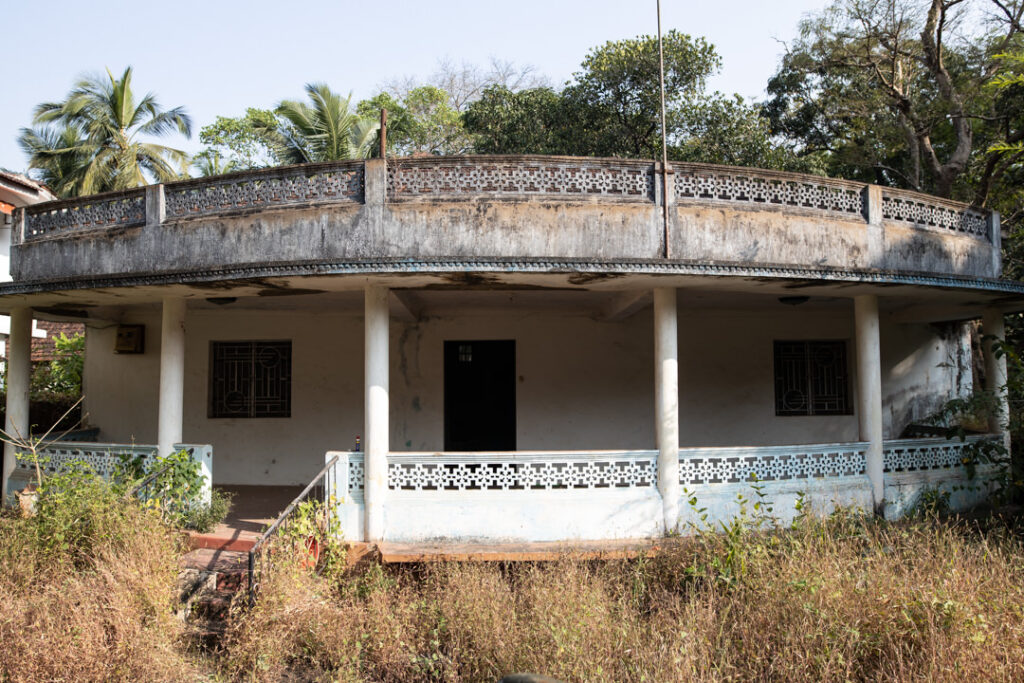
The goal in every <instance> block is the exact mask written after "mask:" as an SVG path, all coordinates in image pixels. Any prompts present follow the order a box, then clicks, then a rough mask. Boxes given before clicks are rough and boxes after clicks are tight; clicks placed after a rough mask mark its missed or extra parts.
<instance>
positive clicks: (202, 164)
mask: <svg viewBox="0 0 1024 683" xmlns="http://www.w3.org/2000/svg"><path fill="white" fill-rule="evenodd" d="M192 167H193V168H194V169H196V170H197V171H199V175H201V176H203V177H209V176H214V175H223V174H225V173H234V172H235V171H241V170H243V169H242V167H241V165H240V164H239V163H238V162H237V161H235V160H234V159H225V158H224V157H222V156H221V155H220V152H218V151H217V150H214V149H204V150H203V151H202V152H200V153H199V154H197V155H195V156H194V157H192Z"/></svg>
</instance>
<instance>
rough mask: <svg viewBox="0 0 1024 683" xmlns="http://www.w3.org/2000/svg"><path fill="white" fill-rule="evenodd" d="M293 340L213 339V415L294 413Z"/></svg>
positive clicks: (211, 387)
mask: <svg viewBox="0 0 1024 683" xmlns="http://www.w3.org/2000/svg"><path fill="white" fill-rule="evenodd" d="M291 383H292V343H291V342H290V341H232V342H218V341H215V342H210V405H209V412H208V414H209V416H210V417H291V408H292V405H291V404H292V391H291Z"/></svg>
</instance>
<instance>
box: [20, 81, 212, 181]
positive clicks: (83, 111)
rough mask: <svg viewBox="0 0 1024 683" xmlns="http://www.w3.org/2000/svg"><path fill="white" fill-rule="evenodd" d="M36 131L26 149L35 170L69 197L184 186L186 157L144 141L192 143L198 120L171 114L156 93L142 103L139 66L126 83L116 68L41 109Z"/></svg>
mask: <svg viewBox="0 0 1024 683" xmlns="http://www.w3.org/2000/svg"><path fill="white" fill-rule="evenodd" d="M33 124H34V125H36V128H33V129H22V131H21V136H20V138H19V142H20V144H21V146H22V149H24V150H25V152H26V153H27V154H28V155H29V156H30V160H29V167H30V168H32V169H37V170H38V171H39V174H40V176H41V177H42V179H43V180H44V182H46V183H47V184H49V185H50V186H51V188H52V189H53V190H54V191H55V192H56V193H57V194H58V195H60V196H62V197H74V196H79V195H85V194H93V193H96V192H106V191H109V190H124V189H128V188H132V187H138V186H140V185H145V184H147V183H148V182H149V181H150V179H155V180H157V181H159V182H166V181H170V180H177V179H178V178H180V177H182V175H183V174H184V170H185V167H186V166H187V163H188V157H187V155H186V154H185V153H184V152H182V151H181V150H177V149H173V148H171V147H166V146H163V145H159V144H156V143H153V142H148V141H146V140H145V139H144V138H147V137H150V136H152V137H161V136H164V135H167V134H168V133H171V132H172V131H177V132H179V133H181V134H182V135H185V136H190V135H191V134H192V121H191V119H190V118H189V116H188V114H186V113H185V110H184V109H183V108H182V107H175V108H174V109H169V110H163V109H162V108H161V107H160V105H159V103H158V102H157V100H156V98H155V96H154V95H153V94H151V93H149V94H146V95H145V96H143V97H142V98H141V99H136V96H135V92H134V91H133V90H132V68H131V67H128V68H127V69H125V71H124V73H123V74H122V75H121V77H120V78H116V77H115V76H114V75H113V74H112V73H111V72H110V70H109V69H108V70H107V74H106V77H103V76H90V77H86V78H83V79H82V80H80V81H79V82H78V83H77V84H76V85H75V87H74V88H73V89H72V90H71V92H69V93H68V96H67V97H66V98H65V99H64V100H63V101H61V102H45V103H43V104H40V105H39V106H38V107H36V111H35V116H34V118H33Z"/></svg>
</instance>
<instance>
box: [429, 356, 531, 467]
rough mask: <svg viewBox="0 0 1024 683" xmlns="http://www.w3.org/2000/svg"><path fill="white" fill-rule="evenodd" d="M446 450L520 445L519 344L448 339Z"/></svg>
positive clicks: (445, 366)
mask: <svg viewBox="0 0 1024 683" xmlns="http://www.w3.org/2000/svg"><path fill="white" fill-rule="evenodd" d="M444 449H445V450H446V451H514V450H515V449H516V343H515V341H513V340H498V341H494V340H488V341H446V342H445V343H444Z"/></svg>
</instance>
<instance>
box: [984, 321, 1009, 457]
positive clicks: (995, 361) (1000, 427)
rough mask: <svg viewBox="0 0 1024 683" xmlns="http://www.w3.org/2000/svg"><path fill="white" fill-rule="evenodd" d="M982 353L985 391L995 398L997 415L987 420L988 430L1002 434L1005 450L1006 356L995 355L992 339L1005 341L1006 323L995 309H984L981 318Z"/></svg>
mask: <svg viewBox="0 0 1024 683" xmlns="http://www.w3.org/2000/svg"><path fill="white" fill-rule="evenodd" d="M981 333H982V335H983V338H982V345H981V348H982V351H983V353H984V355H985V390H986V391H989V392H992V394H994V395H995V396H996V397H997V405H998V408H999V415H993V416H992V417H991V418H990V419H989V424H988V428H989V431H991V432H992V433H993V434H1002V436H1003V441H1004V443H1005V445H1006V448H1007V449H1009V448H1010V430H1008V429H1007V428H1006V424H1007V422H1008V421H1009V419H1010V414H1009V409H1010V404H1009V398H1008V396H1007V394H1006V356H1004V355H1000V356H999V357H998V358H997V357H996V353H995V345H994V344H993V343H992V341H993V340H992V339H988V338H987V337H995V338H996V339H998V340H999V341H1005V340H1006V323H1005V321H1004V320H1003V313H1002V311H1000V310H999V309H997V308H986V309H985V312H984V313H983V314H982V318H981Z"/></svg>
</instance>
